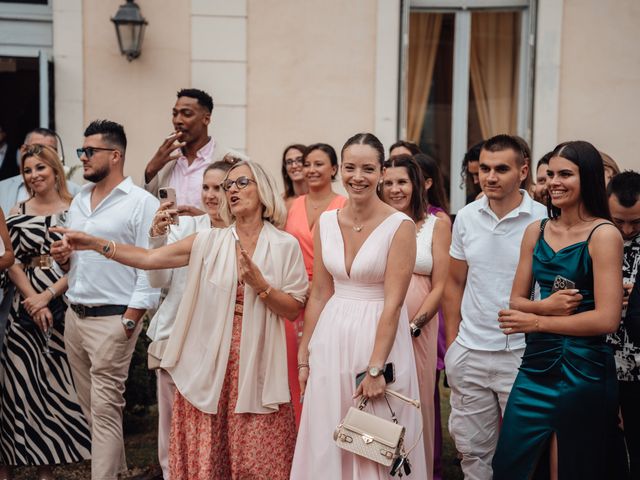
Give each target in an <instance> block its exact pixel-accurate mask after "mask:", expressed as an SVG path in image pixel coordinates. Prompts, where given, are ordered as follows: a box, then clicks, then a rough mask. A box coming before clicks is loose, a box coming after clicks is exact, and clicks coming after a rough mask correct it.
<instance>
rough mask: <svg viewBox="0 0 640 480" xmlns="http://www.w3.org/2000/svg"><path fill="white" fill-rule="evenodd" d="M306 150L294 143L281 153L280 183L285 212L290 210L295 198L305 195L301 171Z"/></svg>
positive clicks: (304, 182)
mask: <svg viewBox="0 0 640 480" xmlns="http://www.w3.org/2000/svg"><path fill="white" fill-rule="evenodd" d="M306 148H307V147H305V146H304V145H301V144H299V143H294V144H292V145H289V146H288V147H287V148H285V149H284V152H282V183H284V193H283V194H282V199H283V200H284V204H285V206H286V207H287V210H289V208H291V204H292V203H293V201H294V200H295V199H296V198H298V197H299V196H300V195H304V194H305V193H307V181H306V179H305V176H304V171H303V166H304V160H303V156H304V151H305V150H306Z"/></svg>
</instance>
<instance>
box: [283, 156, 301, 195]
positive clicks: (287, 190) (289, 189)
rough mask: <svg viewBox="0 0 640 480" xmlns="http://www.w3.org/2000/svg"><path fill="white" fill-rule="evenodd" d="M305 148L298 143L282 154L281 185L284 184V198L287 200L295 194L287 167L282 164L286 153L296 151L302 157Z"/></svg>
mask: <svg viewBox="0 0 640 480" xmlns="http://www.w3.org/2000/svg"><path fill="white" fill-rule="evenodd" d="M306 148H307V147H305V146H304V145H302V144H300V143H292V144H291V145H289V146H288V147H287V148H285V149H284V151H283V152H282V183H284V198H289V197H293V196H295V194H296V193H295V192H294V191H293V182H292V181H291V179H290V178H289V174H288V173H287V165H286V164H285V163H284V159H285V157H286V156H287V153H288V152H289V150H291V149H295V150H298V151H299V152H300V153H301V154H302V155H304V151H305V150H306Z"/></svg>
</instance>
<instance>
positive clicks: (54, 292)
mask: <svg viewBox="0 0 640 480" xmlns="http://www.w3.org/2000/svg"><path fill="white" fill-rule="evenodd" d="M47 291H48V292H49V293H50V294H51V300H53V299H54V298H56V295H57V293H56V291H55V290H54V289H53V287H47Z"/></svg>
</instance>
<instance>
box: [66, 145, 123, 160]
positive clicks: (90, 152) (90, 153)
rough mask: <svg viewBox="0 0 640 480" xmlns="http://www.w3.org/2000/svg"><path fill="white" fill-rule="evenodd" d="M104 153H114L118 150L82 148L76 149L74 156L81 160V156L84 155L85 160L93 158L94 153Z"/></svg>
mask: <svg viewBox="0 0 640 480" xmlns="http://www.w3.org/2000/svg"><path fill="white" fill-rule="evenodd" d="M100 151H105V152H116V151H118V149H116V148H100V147H84V148H76V155H78V158H79V159H80V158H82V155H83V154H84V155H86V156H87V158H91V157H93V155H94V154H95V153H96V152H100Z"/></svg>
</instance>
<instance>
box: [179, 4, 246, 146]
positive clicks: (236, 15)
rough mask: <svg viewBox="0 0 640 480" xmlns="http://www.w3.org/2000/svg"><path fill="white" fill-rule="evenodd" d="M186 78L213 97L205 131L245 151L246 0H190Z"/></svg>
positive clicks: (223, 142) (221, 142) (222, 142)
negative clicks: (189, 37)
mask: <svg viewBox="0 0 640 480" xmlns="http://www.w3.org/2000/svg"><path fill="white" fill-rule="evenodd" d="M191 45H192V48H191V81H192V86H193V87H195V88H200V89H202V90H204V91H206V92H208V93H209V94H210V95H211V96H212V97H213V101H214V109H213V115H212V123H211V126H210V128H209V133H211V135H213V137H214V138H215V139H216V141H218V142H220V144H223V145H225V146H227V147H230V148H232V149H234V150H237V151H240V152H244V151H245V150H246V138H245V131H246V110H247V3H246V0H233V1H229V0H192V1H191Z"/></svg>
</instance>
